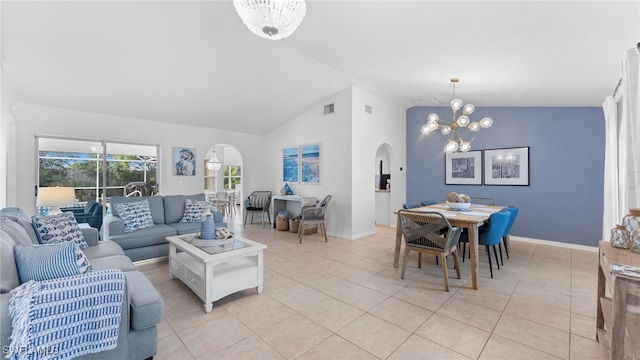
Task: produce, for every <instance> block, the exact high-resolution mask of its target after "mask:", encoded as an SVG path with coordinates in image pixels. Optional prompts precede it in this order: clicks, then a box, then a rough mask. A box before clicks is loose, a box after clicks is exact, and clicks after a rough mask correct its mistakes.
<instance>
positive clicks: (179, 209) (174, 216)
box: [162, 193, 206, 224]
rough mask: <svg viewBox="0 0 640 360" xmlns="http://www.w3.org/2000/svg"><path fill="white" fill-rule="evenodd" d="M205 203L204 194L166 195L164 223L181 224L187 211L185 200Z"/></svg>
mask: <svg viewBox="0 0 640 360" xmlns="http://www.w3.org/2000/svg"><path fill="white" fill-rule="evenodd" d="M187 199H191V200H197V201H205V200H206V198H205V196H204V193H199V194H194V195H166V196H165V197H164V219H163V221H162V223H164V224H173V223H177V222H180V219H182V215H183V214H184V210H185V200H187Z"/></svg>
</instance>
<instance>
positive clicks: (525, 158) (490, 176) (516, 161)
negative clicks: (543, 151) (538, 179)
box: [484, 146, 529, 186]
mask: <svg viewBox="0 0 640 360" xmlns="http://www.w3.org/2000/svg"><path fill="white" fill-rule="evenodd" d="M484 184H485V185H520V186H529V147H528V146H525V147H517V148H505V149H490V150H484Z"/></svg>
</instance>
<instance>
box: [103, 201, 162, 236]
mask: <svg viewBox="0 0 640 360" xmlns="http://www.w3.org/2000/svg"><path fill="white" fill-rule="evenodd" d="M113 206H114V207H115V208H116V210H117V211H118V215H119V216H120V219H122V222H123V223H124V232H125V234H126V233H130V232H132V231H136V230H140V229H146V228H149V227H152V226H154V225H155V224H154V223H153V217H152V216H151V208H149V201H148V200H146V199H145V200H140V201H135V202H130V203H123V204H115V205H113Z"/></svg>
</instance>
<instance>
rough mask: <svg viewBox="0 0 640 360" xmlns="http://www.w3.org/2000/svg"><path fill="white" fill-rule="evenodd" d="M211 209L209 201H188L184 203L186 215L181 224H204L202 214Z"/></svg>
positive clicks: (183, 216)
mask: <svg viewBox="0 0 640 360" xmlns="http://www.w3.org/2000/svg"><path fill="white" fill-rule="evenodd" d="M210 207H211V203H210V202H208V201H199V200H191V199H186V200H185V201H184V215H182V219H181V220H180V222H181V223H196V222H202V214H203V213H204V212H205V211H207V209H209V208H210Z"/></svg>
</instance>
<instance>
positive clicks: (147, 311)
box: [0, 207, 164, 360]
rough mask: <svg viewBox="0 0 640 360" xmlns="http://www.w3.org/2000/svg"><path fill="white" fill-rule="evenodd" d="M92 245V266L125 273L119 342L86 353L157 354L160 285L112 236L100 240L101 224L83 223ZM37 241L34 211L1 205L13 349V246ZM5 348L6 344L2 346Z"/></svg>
mask: <svg viewBox="0 0 640 360" xmlns="http://www.w3.org/2000/svg"><path fill="white" fill-rule="evenodd" d="M81 231H82V233H83V235H84V238H85V240H86V242H87V243H88V245H89V246H88V247H86V248H85V249H83V250H82V252H83V253H84V254H85V256H86V257H87V259H88V260H89V263H90V265H91V267H92V268H93V271H100V270H107V269H118V270H121V271H122V272H123V274H124V277H125V290H124V291H125V292H124V297H123V300H122V308H121V318H120V325H119V326H120V327H119V330H118V339H117V347H116V348H115V349H111V350H105V351H101V352H96V353H91V354H86V355H84V356H81V357H79V358H82V359H131V360H141V359H148V358H151V357H153V356H155V355H156V354H157V350H158V330H157V327H158V324H159V323H160V322H161V321H162V317H163V311H164V302H163V300H162V296H161V295H160V293H159V292H158V290H157V289H156V288H155V287H154V286H153V285H152V284H151V282H150V281H149V280H148V279H147V278H146V277H145V276H144V275H143V274H142V273H141V272H139V271H137V270H136V268H135V266H134V264H133V262H132V261H131V259H129V258H128V257H127V256H125V254H124V251H123V250H122V248H121V247H120V246H119V245H118V244H117V243H115V242H112V241H98V230H97V229H95V228H86V229H81ZM29 244H38V239H37V237H36V233H35V231H34V229H33V227H32V225H31V216H29V215H28V214H27V213H26V212H24V211H23V210H21V209H19V208H15V207H12V208H4V209H2V210H0V343H1V345H2V349H9V345H10V343H11V340H10V339H9V337H10V336H11V334H12V331H13V328H12V322H11V317H10V315H9V303H10V300H11V293H10V291H11V290H13V289H15V288H17V287H18V286H20V277H19V274H18V270H17V265H16V260H15V257H14V251H13V247H14V246H15V245H29ZM3 351H4V350H3Z"/></svg>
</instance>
